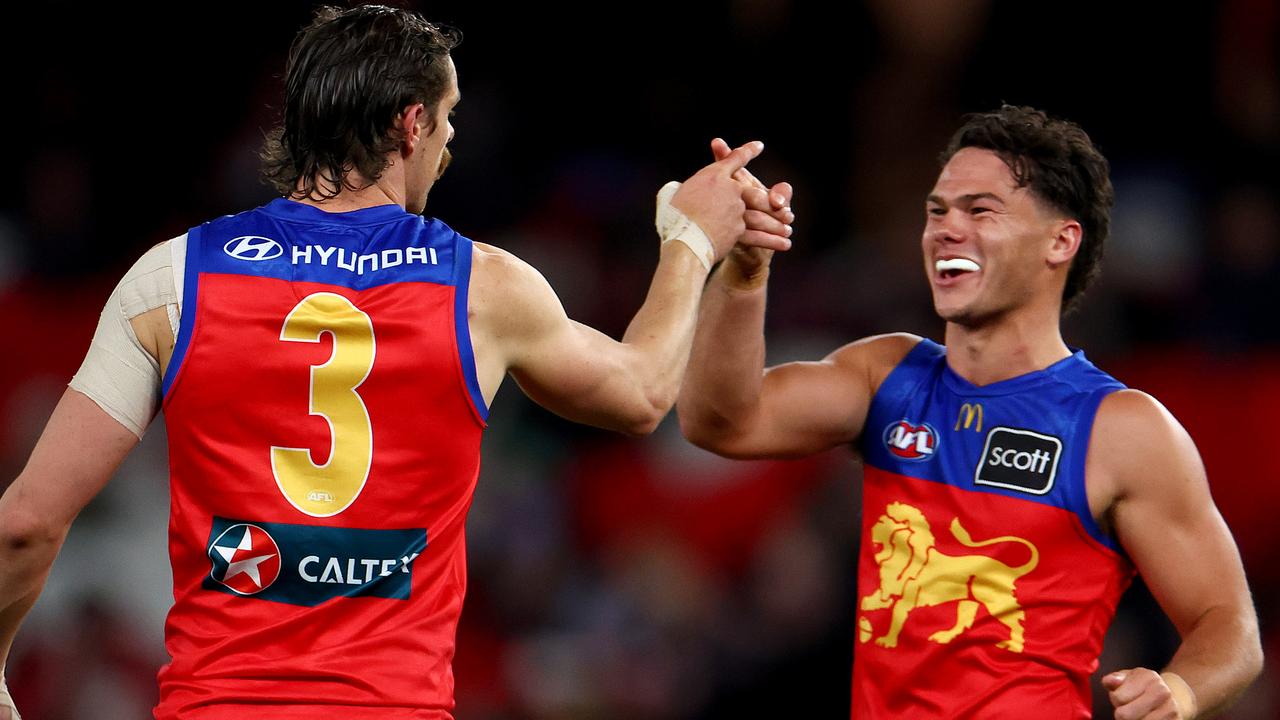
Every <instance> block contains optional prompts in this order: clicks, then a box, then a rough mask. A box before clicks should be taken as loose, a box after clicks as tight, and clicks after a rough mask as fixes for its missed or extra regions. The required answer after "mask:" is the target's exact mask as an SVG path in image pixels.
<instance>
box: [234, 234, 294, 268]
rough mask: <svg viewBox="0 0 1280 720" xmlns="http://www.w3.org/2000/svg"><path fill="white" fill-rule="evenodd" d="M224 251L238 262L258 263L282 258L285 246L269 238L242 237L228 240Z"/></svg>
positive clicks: (258, 236)
mask: <svg viewBox="0 0 1280 720" xmlns="http://www.w3.org/2000/svg"><path fill="white" fill-rule="evenodd" d="M222 251H223V252H225V253H226V254H228V255H230V256H231V257H233V258H235V259H237V260H248V261H250V262H258V261H260V260H273V259H275V258H278V257H280V256H281V255H283V254H284V246H283V245H281V244H280V243H278V242H276V241H275V240H272V239H271V238H269V237H262V236H261V235H241V236H240V237H238V238H231V239H230V240H228V241H227V244H226V245H223V246H222Z"/></svg>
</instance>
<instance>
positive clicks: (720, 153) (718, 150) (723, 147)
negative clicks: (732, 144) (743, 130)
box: [711, 138, 733, 160]
mask: <svg viewBox="0 0 1280 720" xmlns="http://www.w3.org/2000/svg"><path fill="white" fill-rule="evenodd" d="M731 152H733V151H732V150H730V149H729V143H727V142H725V141H724V140H723V139H721V138H716V139H715V140H712V141H711V156H712V157H714V158H715V159H716V160H723V159H725V158H727V157H729V153H731Z"/></svg>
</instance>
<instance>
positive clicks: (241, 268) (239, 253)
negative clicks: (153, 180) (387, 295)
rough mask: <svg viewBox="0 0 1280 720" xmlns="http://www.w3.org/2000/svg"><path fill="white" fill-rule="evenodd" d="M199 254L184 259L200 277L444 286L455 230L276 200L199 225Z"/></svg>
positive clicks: (399, 214) (392, 211) (414, 218)
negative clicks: (217, 275)
mask: <svg viewBox="0 0 1280 720" xmlns="http://www.w3.org/2000/svg"><path fill="white" fill-rule="evenodd" d="M201 235H202V236H203V238H204V243H203V246H202V252H201V253H200V254H199V255H198V256H197V255H195V254H192V253H189V254H188V263H190V262H191V260H192V259H196V260H197V262H198V263H199V268H198V270H199V271H200V272H207V273H225V274H232V275H256V276H259V277H268V278H276V279H279V280H290V281H294V282H316V283H325V284H328V285H338V286H340V287H346V288H350V289H352V290H367V289H369V288H371V287H376V286H379V285H387V284H390V283H398V282H430V283H436V284H439V285H452V284H453V281H454V252H455V249H456V248H457V242H456V239H455V236H456V235H457V233H455V232H454V231H453V230H452V229H451V228H449V226H447V225H445V224H444V223H442V222H440V221H439V220H435V219H425V218H423V217H421V216H419V215H413V214H410V213H408V212H405V210H404V208H402V207H400V206H399V205H380V206H377V207H371V208H363V209H360V210H353V211H350V212H340V213H331V212H327V211H324V210H320V209H319V208H316V207H312V206H310V205H305V204H303V203H299V202H294V201H292V200H286V199H284V198H277V199H276V200H273V201H271V202H270V203H267V204H266V205H263V206H262V207H260V208H256V209H254V210H250V211H248V212H243V213H240V214H238V215H228V216H225V217H221V218H218V219H216V220H212V221H210V222H207V223H205V224H204V225H202V226H201Z"/></svg>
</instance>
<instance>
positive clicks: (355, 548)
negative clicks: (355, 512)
mask: <svg viewBox="0 0 1280 720" xmlns="http://www.w3.org/2000/svg"><path fill="white" fill-rule="evenodd" d="M209 538H210V540H209V559H210V561H211V562H212V563H213V567H212V570H211V571H210V573H209V576H208V577H207V578H206V579H205V581H204V588H205V589H206V590H215V591H218V592H224V593H227V594H230V595H237V596H240V597H253V598H254V599H259V600H270V601H273V602H281V603H288V604H290V605H304V606H307V607H312V606H315V605H319V604H320V603H323V602H326V601H328V600H332V599H334V598H338V597H378V598H388V599H395V600H407V599H409V593H410V592H411V589H412V587H413V563H414V560H416V559H417V557H418V554H419V553H421V552H422V551H423V550H424V549H425V548H426V547H427V531H426V530H423V529H409V530H363V529H357V528H337V527H323V526H314V525H291V524H287V523H265V522H244V521H241V520H228V519H226V518H220V517H215V518H214V519H213V527H212V529H211V530H210V532H209Z"/></svg>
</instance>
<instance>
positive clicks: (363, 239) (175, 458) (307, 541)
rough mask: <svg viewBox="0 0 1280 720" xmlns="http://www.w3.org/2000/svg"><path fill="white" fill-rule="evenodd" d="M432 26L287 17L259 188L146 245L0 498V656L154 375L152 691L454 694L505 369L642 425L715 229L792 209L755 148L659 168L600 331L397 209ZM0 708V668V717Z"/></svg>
mask: <svg viewBox="0 0 1280 720" xmlns="http://www.w3.org/2000/svg"><path fill="white" fill-rule="evenodd" d="M456 44H457V35H456V34H455V33H452V32H449V31H445V30H442V29H440V28H438V27H436V26H434V25H432V24H430V23H428V22H426V21H425V20H423V19H422V18H421V17H419V16H417V15H416V14H414V13H411V12H408V11H404V10H398V9H392V8H386V7H378V6H365V7H357V8H354V9H351V10H346V11H338V10H334V9H324V10H322V11H321V12H320V13H319V14H318V15H317V17H316V20H315V22H313V23H312V24H311V25H310V26H309V27H307V28H306V29H304V30H303V31H302V32H301V33H300V34H299V36H298V38H297V40H296V41H295V42H294V44H293V47H292V49H291V51H290V54H289V64H288V69H287V79H286V88H287V89H286V98H285V108H284V118H283V126H282V127H281V129H280V130H279V131H277V132H276V133H274V134H273V135H272V136H271V140H270V142H269V145H268V148H267V150H266V153H265V160H266V165H265V169H266V173H267V175H268V177H269V178H270V179H271V180H272V181H273V182H275V184H276V186H277V187H278V188H280V190H281V192H282V194H284V195H285V197H282V198H278V199H276V200H274V201H272V202H270V203H268V204H267V205H264V206H262V207H260V208H257V209H254V210H250V211H248V212H243V213H240V214H238V215H230V216H225V217H222V218H219V219H216V220H213V221H211V222H207V223H204V224H202V225H199V226H197V227H194V228H192V229H191V230H190V231H189V232H188V233H186V234H185V235H183V236H182V237H180V238H175V239H174V240H171V241H169V242H166V243H162V244H161V245H159V246H157V247H156V248H153V249H152V250H151V251H149V252H147V253H146V255H144V257H143V258H142V259H141V260H140V261H139V262H138V263H137V264H136V265H135V266H134V267H133V269H131V270H130V271H129V273H128V274H127V275H126V277H125V278H124V279H123V280H122V281H121V283H120V285H119V286H118V287H117V288H116V290H115V292H114V293H113V295H112V297H111V298H110V300H109V301H108V303H107V307H106V309H105V310H104V312H103V314H102V318H101V321H100V324H99V326H98V330H97V332H96V334H95V336H94V340H93V343H92V345H91V347H90V349H89V352H88V355H87V357H86V359H85V362H84V364H83V366H82V367H81V369H80V372H79V373H77V375H76V377H75V378H74V379H73V380H72V382H71V388H70V389H69V390H68V391H67V392H66V393H65V395H64V396H63V398H62V400H61V402H60V403H59V404H58V406H57V408H56V409H55V410H54V413H53V416H52V417H51V418H50V420H49V424H48V426H47V427H46V428H45V431H44V433H43V435H42V436H41V438H40V440H39V442H38V443H37V445H36V448H35V450H34V451H33V453H32V456H31V459H30V461H29V463H28V464H27V466H26V467H25V469H24V470H23V471H22V473H21V474H20V475H19V477H18V478H17V479H16V480H15V481H14V482H13V484H12V485H11V486H10V487H9V488H8V490H7V492H5V494H4V495H3V497H0V661H2V660H3V659H4V658H5V657H6V656H7V655H8V651H9V647H10V644H11V643H12V640H13V636H14V633H15V632H16V630H17V627H18V624H19V622H20V620H21V619H22V617H23V616H24V615H25V614H26V612H27V610H28V609H29V608H30V607H31V606H32V604H33V603H34V602H35V599H36V597H37V595H38V594H39V592H40V589H41V587H42V585H43V583H44V580H45V578H46V577H47V574H48V572H49V568H50V566H51V564H52V562H53V559H54V556H55V555H56V553H57V551H58V548H59V547H60V546H61V544H62V542H63V539H64V538H65V536H66V533H67V530H68V528H69V526H70V524H71V522H72V520H73V519H74V518H75V516H76V514H77V513H78V512H79V511H80V509H81V508H83V507H84V505H85V504H86V503H87V502H88V501H89V500H90V499H91V498H92V497H93V496H94V495H95V494H96V493H97V492H98V491H99V490H100V489H101V488H102V486H103V485H104V484H105V483H106V482H107V480H108V479H109V478H110V477H111V475H112V473H113V472H114V471H115V468H116V467H117V466H118V465H119V463H120V461H121V460H122V459H123V458H124V457H125V455H126V454H127V453H128V452H129V451H130V450H131V449H132V448H133V447H134V446H135V445H136V444H137V442H138V439H139V437H141V435H142V434H143V432H144V431H145V429H146V427H147V425H148V424H149V423H150V421H151V419H152V418H153V416H154V415H155V413H156V410H157V408H158V406H160V405H161V404H162V405H163V407H164V410H165V419H166V423H167V428H168V437H169V454H170V466H171V483H170V487H171V496H172V500H171V513H170V525H169V550H170V556H171V560H172V565H173V576H174V605H173V609H172V610H171V612H170V614H169V617H168V621H167V623H166V632H165V645H166V649H167V650H168V652H169V655H170V656H171V662H170V663H169V664H167V665H166V666H165V667H164V668H163V669H162V670H161V671H160V677H159V680H160V703H159V705H158V707H157V708H156V709H155V717H156V718H159V719H160V720H170V719H172V718H179V717H181V718H183V719H184V720H219V719H230V718H235V719H237V720H239V719H241V718H246V717H270V718H272V720H289V719H298V718H307V719H310V718H313V717H316V716H317V715H327V716H330V717H340V718H344V719H353V720H360V719H361V718H381V719H385V718H447V717H450V714H449V711H450V709H451V708H452V707H453V673H452V667H451V666H452V659H453V653H454V641H455V630H456V627H457V623H458V617H459V614H460V612H461V608H462V601H463V595H464V591H465V588H466V561H465V551H464V534H463V522H464V520H465V518H466V515H467V510H468V508H469V506H470V502H471V498H472V491H473V489H474V487H475V482H476V478H477V474H478V472H479V458H480V455H479V450H480V439H481V435H482V431H483V429H484V427H485V418H486V414H487V408H488V404H489V402H490V400H491V399H492V398H493V396H494V394H495V393H496V391H497V389H498V386H499V384H500V383H501V382H502V380H503V378H504V376H505V375H507V374H508V373H510V374H511V375H512V376H513V377H514V378H515V379H516V381H517V382H519V384H520V386H521V388H522V389H523V390H524V391H525V392H526V393H528V394H529V395H530V397H532V398H533V399H534V400H536V401H537V402H538V403H540V404H542V405H543V406H544V407H547V408H549V409H550V410H552V411H554V412H556V413H559V414H560V415H562V416H564V417H566V418H569V419H572V420H577V421H580V422H585V423H590V424H593V425H597V426H600V427H605V428H611V429H615V430H619V431H623V432H628V433H633V434H644V433H648V432H651V431H652V430H653V429H654V427H656V425H657V424H658V422H659V421H660V420H661V418H662V417H663V416H664V415H665V414H666V413H667V411H668V410H669V409H670V407H671V405H672V404H673V403H674V401H675V397H676V393H677V391H678V388H679V384H680V381H681V377H682V375H683V371H684V366H685V362H686V360H687V357H688V352H689V347H690V345H691V343H692V338H693V331H694V327H695V324H696V316H697V307H698V304H699V301H700V297H701V294H702V288H703V285H704V282H705V280H706V277H707V273H708V271H709V269H710V267H711V266H712V264H713V263H714V262H716V261H717V260H718V259H719V258H721V257H722V256H723V255H724V254H725V253H726V252H727V251H728V250H729V248H730V247H732V246H733V245H734V244H735V243H736V242H745V243H749V244H752V245H754V246H758V247H767V248H771V249H786V248H787V247H789V246H790V241H789V240H788V239H787V237H786V236H787V235H789V234H790V228H789V226H788V225H786V224H785V223H788V222H790V220H791V213H790V210H789V209H788V208H786V203H787V200H788V197H789V193H790V189H789V187H788V186H785V185H783V186H780V187H778V188H776V189H775V192H774V193H771V195H772V198H770V197H769V195H770V194H767V193H765V192H761V191H759V190H752V191H750V192H744V191H743V189H742V188H741V187H740V186H739V184H738V183H737V182H735V181H734V180H733V179H732V174H733V173H734V172H735V171H738V170H740V169H741V168H742V167H743V166H744V165H745V164H746V163H747V162H748V161H750V160H751V159H752V158H754V157H755V156H756V155H758V154H759V153H760V151H761V149H762V146H761V145H760V144H759V143H749V144H747V145H744V146H742V147H740V148H738V149H736V150H734V151H733V152H732V153H729V154H726V156H725V157H724V158H723V159H721V160H718V161H717V162H715V163H713V164H711V165H709V166H707V167H706V168H704V169H703V170H701V171H699V172H698V173H697V174H695V175H694V176H693V177H691V178H690V179H689V180H688V181H686V182H685V183H684V184H683V185H679V184H676V183H670V184H668V185H667V186H666V187H664V188H663V190H662V191H661V192H660V193H659V206H658V223H657V224H658V229H659V233H660V234H661V236H662V238H663V241H664V244H663V245H662V248H661V252H660V260H659V262H658V266H657V269H656V271H655V275H654V279H653V282H652V284H651V286H650V288H649V292H648V296H647V297H646V299H645V302H644V304H643V305H642V306H641V308H640V310H639V312H638V313H637V314H636V316H635V318H634V319H633V320H632V322H631V324H630V326H629V327H628V328H627V332H626V334H625V335H624V337H623V339H622V341H621V342H617V341H614V340H612V339H610V338H608V337H606V336H604V335H602V334H600V333H599V332H597V331H595V330H592V329H591V328H588V327H586V326H583V325H580V324H578V323H575V322H573V321H571V320H569V318H568V317H566V316H565V312H564V309H563V308H562V307H561V305H560V302H559V300H558V299H557V297H556V295H555V293H554V292H553V291H552V290H551V288H550V287H549V286H548V285H547V283H546V281H545V280H544V279H543V278H542V276H541V275H539V274H538V273H537V271H535V270H534V269H533V268H531V267H530V266H528V265H527V264H525V263H524V262H522V261H520V260H519V259H517V258H516V257H514V256H512V255H511V254H509V253H506V252H504V251H502V250H499V249H497V248H494V247H491V246H487V245H483V244H480V243H473V242H472V241H470V240H468V239H466V238H464V237H462V236H460V235H458V234H457V233H456V232H454V231H453V230H451V229H450V228H448V227H447V226H445V225H444V224H443V223H441V222H439V221H438V220H434V219H424V218H422V217H421V216H419V215H418V213H420V212H421V211H422V210H423V208H424V207H425V205H426V200H427V195H428V193H429V192H430V190H431V187H432V185H433V183H434V182H435V181H436V180H437V179H438V178H439V177H440V174H441V172H443V169H444V167H445V165H446V164H447V162H448V157H449V155H448V150H447V144H448V143H449V141H450V140H451V139H452V138H453V126H452V124H451V123H450V121H449V116H450V114H451V111H452V109H453V107H454V106H455V105H456V104H457V103H458V101H459V99H460V94H459V91H458V86H457V78H456V74H455V68H454V64H453V60H452V58H451V55H450V51H451V50H452V48H453V47H454V46H455V45H456ZM771 200H772V201H773V202H772V203H771ZM749 208H750V209H749ZM2 669H3V668H2V666H0V670H2ZM0 677H2V675H0ZM16 712H17V711H16V709H15V708H14V707H13V706H12V701H11V699H10V698H9V694H8V692H7V691H6V690H5V689H4V688H3V686H2V685H0V720H8V716H9V715H10V714H11V713H12V714H15V715H16Z"/></svg>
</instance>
